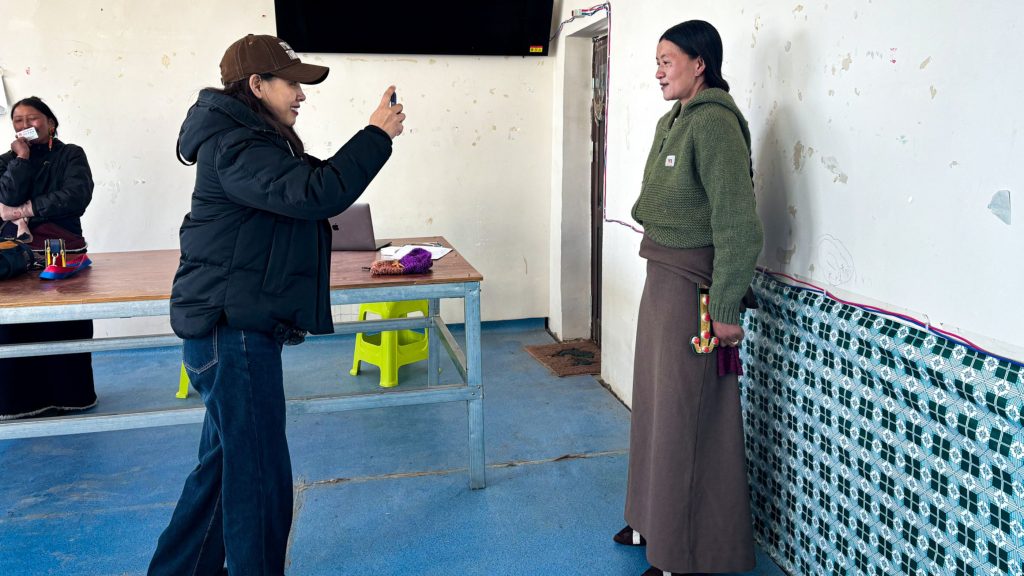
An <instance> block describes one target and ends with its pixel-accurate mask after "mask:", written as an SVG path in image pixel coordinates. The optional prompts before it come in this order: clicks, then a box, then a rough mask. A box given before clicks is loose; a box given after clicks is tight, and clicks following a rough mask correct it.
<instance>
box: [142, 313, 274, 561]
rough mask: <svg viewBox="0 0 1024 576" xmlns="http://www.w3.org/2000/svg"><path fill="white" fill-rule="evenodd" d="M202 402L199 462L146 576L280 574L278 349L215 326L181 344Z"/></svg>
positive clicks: (261, 337) (269, 339)
mask: <svg viewBox="0 0 1024 576" xmlns="http://www.w3.org/2000/svg"><path fill="white" fill-rule="evenodd" d="M184 362H185V369H186V371H187V372H188V376H189V379H191V381H192V386H193V387H194V388H195V389H196V390H198V391H199V394H200V395H201V396H202V397H203V403H204V404H206V420H205V421H204V422H203V434H202V438H201V439H200V442H199V464H198V465H197V466H196V467H195V469H194V470H192V473H191V474H189V476H188V478H187V479H186V480H185V488H184V489H183V490H182V492H181V498H180V499H179V500H178V505H177V507H175V509H174V514H173V516H172V517H171V523H170V525H169V526H167V529H165V530H164V532H163V534H161V536H160V540H159V542H158V543H157V548H156V552H155V553H154V555H153V560H152V561H151V562H150V565H149V574H150V575H157V576H163V575H168V576H171V575H173V576H185V575H188V576H206V575H215V574H221V573H222V570H223V567H224V561H225V559H226V560H227V569H228V572H229V573H230V574H233V575H234V574H238V575H246V576H250V575H251V576H280V575H282V574H284V563H285V550H286V548H287V546H288V532H289V530H290V529H291V524H292V465H291V459H290V457H289V455H288V440H287V438H286V437H285V402H284V382H283V376H282V372H281V345H280V344H279V343H278V342H277V341H276V340H275V338H274V336H273V335H271V334H266V333H263V332H253V331H249V330H238V329H235V328H231V327H228V326H224V325H218V326H217V327H216V328H214V330H213V332H212V333H210V334H209V335H208V336H205V337H203V338H196V339H188V340H185V342H184Z"/></svg>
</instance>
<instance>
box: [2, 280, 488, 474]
mask: <svg viewBox="0 0 1024 576" xmlns="http://www.w3.org/2000/svg"><path fill="white" fill-rule="evenodd" d="M441 298H462V299H463V300H464V303H465V319H466V320H465V321H466V324H465V326H466V335H465V341H466V350H465V352H463V350H462V349H461V347H460V346H459V344H458V342H457V341H456V340H455V338H454V337H453V336H452V333H451V331H450V330H449V329H448V326H447V325H445V323H444V321H443V320H442V319H441V317H440V299H441ZM397 300H428V301H429V309H428V310H429V314H428V315H427V316H426V317H423V318H406V319H395V320H366V321H353V322H342V323H339V324H335V326H334V328H335V332H336V333H339V334H354V333H356V332H377V331H380V330H400V329H417V328H418V329H423V328H427V332H428V338H429V356H428V359H427V388H426V389H420V390H410V391H398V390H395V391H387V392H378V393H369V394H350V395H342V394H339V395H333V396H316V397H303V398H289V399H288V400H287V410H288V414H289V415H297V414H316V413H325V412H340V411H344V410H357V409H361V408H380V407H384V406H406V405H412V404H433V403H440V402H463V401H464V402H466V410H467V415H468V423H469V486H470V488H473V489H479V488H483V487H484V486H485V485H486V477H485V460H484V410H483V375H482V370H481V353H480V282H452V283H441V284H426V285H412V286H387V285H382V286H380V287H372V288H342V289H334V290H332V291H331V304H332V305H339V304H359V303H362V302H380V301H397ZM169 311H170V303H169V301H168V300H146V301H125V302H105V303H96V304H70V305H58V306H46V305H40V306H25V307H19V308H0V324H19V323H28V322H51V321H63V320H100V319H108V318H134V317H143V316H166V315H168V314H169ZM180 344H181V340H179V339H178V337H177V336H174V335H173V334H169V335H153V336H132V337H117V338H95V339H92V340H77V341H64V342H47V343H45V344H9V345H0V358H14V357H21V356H44V355H52V354H65V353H75V352H100V351H108V350H128V349H136V348H155V347H163V346H175V345H180ZM439 346H444V348H445V350H446V351H447V352H448V354H449V356H450V357H451V359H452V361H453V363H454V364H455V367H456V370H458V372H459V374H460V375H461V376H462V380H463V384H449V385H438V370H439V366H440V357H439V351H440V348H439ZM168 393H171V391H168ZM205 410H206V409H205V408H202V407H193V408H176V409H168V410H151V411H142V412H128V413H119V414H97V415H69V416H62V417H52V416H51V417H45V418H32V419H24V420H12V421H7V422H0V440H6V439H15V438H31V437H39V436H58V435H64V434H81V433H85V432H106V431H112V430H129V429H133V428H150V427H155V426H171V425H175V424H191V423H197V422H202V421H203V417H204V415H205Z"/></svg>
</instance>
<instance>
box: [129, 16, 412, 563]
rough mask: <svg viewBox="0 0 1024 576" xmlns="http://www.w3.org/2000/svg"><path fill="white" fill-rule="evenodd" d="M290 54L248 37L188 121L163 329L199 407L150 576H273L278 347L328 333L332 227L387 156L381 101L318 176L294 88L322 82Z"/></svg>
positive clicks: (282, 441)
mask: <svg viewBox="0 0 1024 576" xmlns="http://www.w3.org/2000/svg"><path fill="white" fill-rule="evenodd" d="M327 72H328V69H327V68H325V67H323V66H314V65H310V64H303V63H302V62H301V61H300V60H299V59H298V57H296V55H295V53H294V52H293V51H292V49H291V48H290V47H289V46H288V44H287V43H285V42H283V41H281V40H280V39H278V38H274V37H273V36H255V35H252V34H250V35H248V36H246V37H245V38H242V39H240V40H238V41H237V42H235V43H234V44H232V45H231V46H230V47H229V48H228V49H227V52H225V54H224V58H223V59H222V60H221V81H222V82H223V83H224V86H225V87H224V89H223V90H213V89H207V90H203V91H202V92H201V93H200V95H199V100H198V101H197V102H196V104H195V105H194V106H193V107H192V109H191V110H189V113H188V117H187V118H186V119H185V123H184V124H183V125H182V127H181V133H180V135H179V140H178V149H179V153H180V155H182V156H183V157H184V158H185V159H186V160H188V161H190V162H195V163H196V164H197V171H196V184H195V188H194V191H193V193H192V210H191V212H190V213H189V214H188V215H186V216H185V221H184V222H183V223H182V226H181V232H180V238H181V263H180V265H179V267H178V272H177V274H176V275H175V277H174V286H173V287H172V290H171V327H172V328H173V329H174V332H175V333H176V334H178V336H180V337H181V338H183V339H184V364H185V369H186V370H187V372H188V376H189V379H190V380H191V382H192V385H193V387H195V388H196V390H198V391H199V393H200V394H201V395H202V397H203V402H204V403H205V404H206V409H207V410H206V421H205V422H204V424H203V434H202V439H201V440H200V445H199V464H198V466H197V467H196V468H195V470H193V471H192V473H191V474H190V475H189V477H188V479H187V480H186V481H185V487H184V489H183V491H182V494H181V498H180V499H179V501H178V505H177V507H176V508H175V510H174V515H173V517H172V518H171V522H170V525H169V526H168V527H167V529H166V530H165V531H164V533H163V534H162V535H161V536H160V541H159V543H158V545H157V550H156V553H155V554H154V556H153V559H152V562H151V563H150V567H149V573H150V574H161V575H162V574H166V575H178V574H196V575H204V574H210V575H212V574H220V573H222V571H223V570H224V567H225V561H226V569H227V571H228V572H229V573H231V574H249V575H280V574H283V573H284V562H285V550H286V547H287V542H288V532H289V529H290V527H291V519H292V518H291V514H292V476H291V461H290V459H289V455H288V443H287V439H286V438H285V398H284V387H283V378H282V372H281V346H282V345H283V344H294V343H298V342H300V341H301V340H302V337H303V336H304V335H305V333H307V332H312V333H316V334H322V333H329V332H331V331H332V322H331V314H330V298H329V272H330V227H329V226H328V224H327V221H326V219H327V218H329V217H331V216H334V215H336V214H339V213H340V212H342V211H343V210H345V208H347V207H348V206H350V205H351V204H352V203H353V202H354V201H355V200H356V199H357V198H358V197H359V195H360V194H362V192H363V190H365V189H366V186H367V185H368V184H369V183H370V181H371V180H372V179H373V177H374V176H376V174H377V172H378V171H379V170H380V169H381V167H383V165H384V163H385V162H386V161H387V159H388V157H390V155H391V140H392V138H394V137H395V136H397V135H398V134H400V133H401V132H402V121H403V120H404V119H405V115H404V114H402V107H401V106H400V105H397V106H391V105H389V101H390V98H391V94H392V93H393V92H394V87H391V88H389V89H388V90H387V91H385V93H384V96H383V98H382V99H381V103H380V105H379V106H378V107H377V109H376V110H375V111H374V112H373V114H372V115H371V116H370V125H369V126H367V127H366V128H364V129H363V130H361V131H359V132H358V133H357V134H356V135H355V136H353V137H352V139H351V140H349V142H348V143H347V144H345V145H344V146H342V147H341V149H340V150H338V151H337V152H336V153H335V154H334V156H332V157H331V158H329V159H327V160H326V161H320V160H317V159H315V158H313V157H311V156H309V155H307V154H305V153H304V149H303V146H302V141H301V140H300V139H299V137H298V135H296V133H295V130H294V128H293V126H294V124H295V119H296V116H297V115H298V112H299V108H300V106H301V105H302V103H303V102H304V101H305V99H306V97H305V94H303V91H302V87H301V84H317V83H319V82H321V81H323V80H324V78H325V77H326V76H327Z"/></svg>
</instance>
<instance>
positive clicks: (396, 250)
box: [380, 244, 452, 260]
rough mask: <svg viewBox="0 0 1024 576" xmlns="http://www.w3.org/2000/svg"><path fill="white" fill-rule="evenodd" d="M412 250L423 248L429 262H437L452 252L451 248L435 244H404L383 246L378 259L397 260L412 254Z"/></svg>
mask: <svg viewBox="0 0 1024 576" xmlns="http://www.w3.org/2000/svg"><path fill="white" fill-rule="evenodd" d="M413 248H423V249H424V250H426V251H427V252H430V259H431V260H437V259H438V258H441V257H443V256H444V255H445V254H447V253H449V252H451V251H452V249H451V248H445V247H444V246H438V245H436V244H406V245H405V246H385V247H384V248H381V249H380V257H381V258H383V259H384V260H398V259H399V258H401V257H402V256H405V255H406V254H408V253H409V252H412V249H413Z"/></svg>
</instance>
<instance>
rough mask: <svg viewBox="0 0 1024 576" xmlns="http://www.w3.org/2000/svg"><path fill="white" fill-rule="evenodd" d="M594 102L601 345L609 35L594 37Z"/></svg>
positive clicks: (593, 263) (593, 285) (594, 294)
mask: <svg viewBox="0 0 1024 576" xmlns="http://www.w3.org/2000/svg"><path fill="white" fill-rule="evenodd" d="M593 78H594V99H593V103H592V104H591V113H592V114H591V116H592V121H591V124H590V140H591V142H592V143H593V153H594V154H593V159H592V160H591V162H590V294H591V298H590V337H591V338H592V339H593V340H594V342H597V343H598V344H600V343H601V261H602V260H603V258H602V250H601V239H602V237H603V231H604V184H605V181H604V156H605V116H606V114H607V112H608V104H607V102H608V98H607V95H608V36H598V37H596V38H594V66H593Z"/></svg>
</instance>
